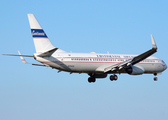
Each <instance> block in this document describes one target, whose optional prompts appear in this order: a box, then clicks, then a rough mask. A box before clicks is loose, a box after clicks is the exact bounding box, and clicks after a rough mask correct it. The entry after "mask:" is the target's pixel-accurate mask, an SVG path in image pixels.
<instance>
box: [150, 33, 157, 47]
mask: <svg viewBox="0 0 168 120" xmlns="http://www.w3.org/2000/svg"><path fill="white" fill-rule="evenodd" d="M151 40H152V48H154V49H157V46H156V43H155V40H154V38H153V35H152V34H151Z"/></svg>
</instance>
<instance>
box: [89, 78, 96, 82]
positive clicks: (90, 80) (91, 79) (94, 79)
mask: <svg viewBox="0 0 168 120" xmlns="http://www.w3.org/2000/svg"><path fill="white" fill-rule="evenodd" d="M95 81H96V78H94V77H89V78H88V82H89V83H91V82H95Z"/></svg>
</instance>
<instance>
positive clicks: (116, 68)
mask: <svg viewBox="0 0 168 120" xmlns="http://www.w3.org/2000/svg"><path fill="white" fill-rule="evenodd" d="M151 40H152V49H150V50H148V51H147V52H144V53H142V54H140V55H138V56H136V57H134V58H132V59H129V60H127V61H124V62H122V63H119V64H115V65H112V66H109V67H106V68H105V69H104V73H107V72H114V71H118V72H120V71H122V70H123V69H125V68H127V67H129V66H131V65H134V64H136V63H138V62H140V61H142V60H144V59H146V58H147V57H149V56H151V55H152V54H154V53H155V52H157V46H156V43H155V40H154V38H153V35H151Z"/></svg>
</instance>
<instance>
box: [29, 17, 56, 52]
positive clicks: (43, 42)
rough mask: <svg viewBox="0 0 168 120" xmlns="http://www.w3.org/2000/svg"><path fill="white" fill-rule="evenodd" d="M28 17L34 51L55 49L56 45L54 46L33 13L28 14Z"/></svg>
mask: <svg viewBox="0 0 168 120" xmlns="http://www.w3.org/2000/svg"><path fill="white" fill-rule="evenodd" d="M28 19H29V23H30V28H31V33H32V36H33V40H34V45H35V49H36V53H43V52H47V51H50V50H53V49H56V47H54V46H53V45H52V43H51V42H50V40H49V39H48V37H47V35H46V34H45V32H44V30H43V29H42V27H41V26H40V24H39V23H38V21H37V20H36V18H35V16H34V15H33V14H28Z"/></svg>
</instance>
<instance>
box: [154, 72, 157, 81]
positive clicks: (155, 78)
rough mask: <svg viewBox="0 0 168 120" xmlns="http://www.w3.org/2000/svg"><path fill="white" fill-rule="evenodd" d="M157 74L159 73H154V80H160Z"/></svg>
mask: <svg viewBox="0 0 168 120" xmlns="http://www.w3.org/2000/svg"><path fill="white" fill-rule="evenodd" d="M156 75H157V73H154V76H155V77H154V81H157V80H158V78H157V77H156Z"/></svg>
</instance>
